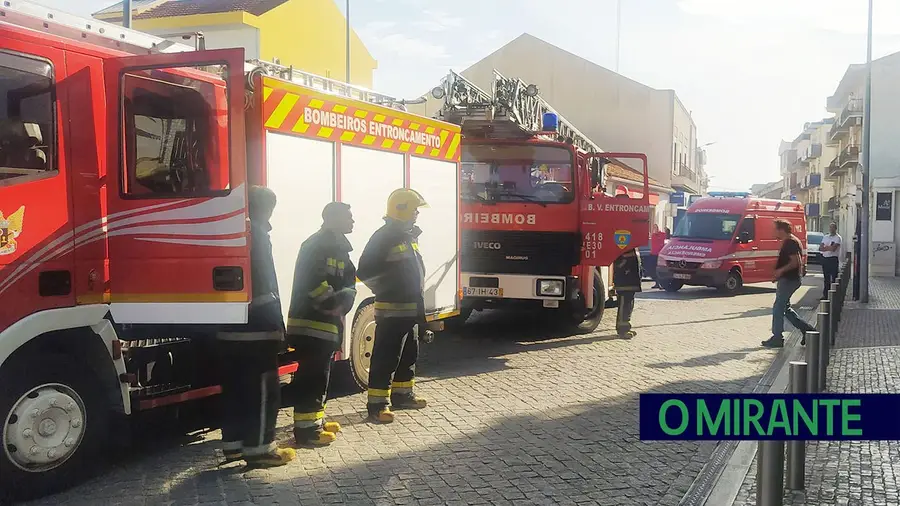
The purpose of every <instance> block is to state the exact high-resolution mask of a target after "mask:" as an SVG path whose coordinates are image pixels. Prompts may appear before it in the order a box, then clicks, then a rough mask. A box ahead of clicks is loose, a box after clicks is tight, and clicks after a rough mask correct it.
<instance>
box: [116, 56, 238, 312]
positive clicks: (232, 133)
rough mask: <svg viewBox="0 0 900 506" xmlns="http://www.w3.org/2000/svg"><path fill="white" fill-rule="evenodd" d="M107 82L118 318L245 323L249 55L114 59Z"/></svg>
mask: <svg viewBox="0 0 900 506" xmlns="http://www.w3.org/2000/svg"><path fill="white" fill-rule="evenodd" d="M104 79H105V87H106V97H107V98H106V100H107V104H106V115H107V116H106V118H107V134H108V138H107V145H108V156H107V160H108V161H109V166H108V169H107V175H108V182H107V190H108V191H107V199H108V212H107V235H108V245H109V246H108V248H109V249H108V251H109V294H110V307H111V313H112V316H113V319H114V320H115V321H116V322H117V323H127V324H185V325H194V324H197V325H206V324H211V325H216V324H227V323H245V322H246V320H247V308H248V304H249V299H250V283H251V280H250V240H249V233H250V232H249V231H250V227H249V221H248V213H247V187H246V153H245V142H246V140H245V138H244V128H245V126H244V51H243V49H225V50H213V51H198V52H186V53H171V54H152V55H141V56H129V57H123V58H118V59H112V60H108V61H107V62H106V63H105V66H104Z"/></svg>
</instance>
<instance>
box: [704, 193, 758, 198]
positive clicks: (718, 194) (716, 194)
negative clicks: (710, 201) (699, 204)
mask: <svg viewBox="0 0 900 506" xmlns="http://www.w3.org/2000/svg"><path fill="white" fill-rule="evenodd" d="M708 195H709V196H710V197H744V198H746V197H749V196H750V192H709V193H708Z"/></svg>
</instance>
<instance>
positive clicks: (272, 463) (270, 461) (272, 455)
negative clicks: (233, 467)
mask: <svg viewBox="0 0 900 506" xmlns="http://www.w3.org/2000/svg"><path fill="white" fill-rule="evenodd" d="M296 457H297V452H296V451H295V450H294V449H293V448H276V449H275V450H272V451H271V452H268V453H263V454H260V455H246V454H245V455H244V460H245V461H246V462H247V467H254V468H268V467H279V466H283V465H285V464H287V463H288V462H290V461H292V460H294V459H295V458H296Z"/></svg>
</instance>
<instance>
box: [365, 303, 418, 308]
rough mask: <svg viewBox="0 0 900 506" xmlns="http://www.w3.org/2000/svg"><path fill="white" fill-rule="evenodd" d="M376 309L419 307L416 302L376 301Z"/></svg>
mask: <svg viewBox="0 0 900 506" xmlns="http://www.w3.org/2000/svg"><path fill="white" fill-rule="evenodd" d="M375 309H418V304H416V303H415V302H376V303H375Z"/></svg>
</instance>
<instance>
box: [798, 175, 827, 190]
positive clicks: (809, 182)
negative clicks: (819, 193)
mask: <svg viewBox="0 0 900 506" xmlns="http://www.w3.org/2000/svg"><path fill="white" fill-rule="evenodd" d="M821 184H822V175H821V174H807V175H806V177H805V178H803V182H802V183H801V185H800V187H801V188H803V189H806V190H808V189H810V188H818V187H819V185H821Z"/></svg>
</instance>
